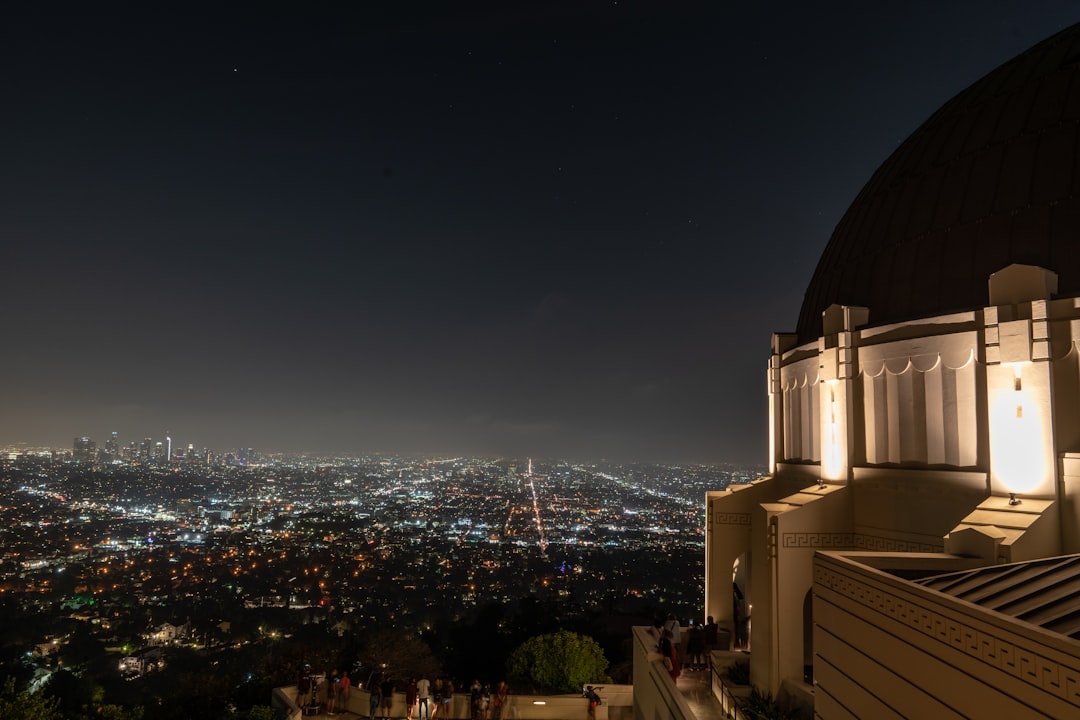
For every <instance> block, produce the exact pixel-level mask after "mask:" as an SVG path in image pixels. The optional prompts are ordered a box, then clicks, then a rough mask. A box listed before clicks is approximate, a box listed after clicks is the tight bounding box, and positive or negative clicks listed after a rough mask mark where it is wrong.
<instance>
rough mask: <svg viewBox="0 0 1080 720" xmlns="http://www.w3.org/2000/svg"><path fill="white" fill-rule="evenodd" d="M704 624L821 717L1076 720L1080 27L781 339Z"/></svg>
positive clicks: (1027, 60) (1017, 66)
mask: <svg viewBox="0 0 1080 720" xmlns="http://www.w3.org/2000/svg"><path fill="white" fill-rule="evenodd" d="M767 388H768V403H769V430H768V432H769V469H770V475H769V477H767V478H766V479H763V480H761V481H757V482H754V483H751V484H750V485H747V486H743V487H732V488H730V489H728V490H725V491H719V492H712V493H709V494H708V496H707V498H706V505H707V531H708V539H707V548H706V599H705V601H706V608H705V611H706V614H708V615H712V616H714V617H715V618H716V619H717V621H718V622H719V623H720V624H721V626H726V627H727V628H728V629H729V630H730V631H731V633H732V635H733V637H738V638H739V639H740V640H744V641H745V642H746V643H747V644H748V646H749V649H750V671H751V681H752V682H753V684H755V685H757V686H758V687H759V688H761V689H762V690H765V691H769V692H772V693H773V694H774V695H775V696H780V697H783V698H786V699H788V700H791V701H792V702H796V703H799V702H801V703H802V704H804V705H805V704H812V705H813V708H814V716H815V717H816V718H822V719H823V720H829V719H831V718H883V717H923V718H945V717H957V718H959V717H1023V718H1032V717H1054V718H1063V717H1080V558H1077V557H1069V556H1068V554H1070V553H1080V26H1075V27H1072V28H1070V29H1068V30H1065V31H1063V32H1061V33H1059V34H1058V35H1055V36H1054V37H1052V38H1049V39H1048V40H1046V41H1044V42H1042V43H1040V44H1039V45H1037V46H1035V47H1034V48H1032V49H1031V50H1029V51H1027V52H1025V53H1023V54H1022V55H1020V56H1019V57H1017V58H1015V59H1014V60H1012V61H1010V62H1008V63H1006V64H1005V65H1003V66H1002V67H1000V68H998V69H997V70H995V71H994V72H992V73H990V74H989V75H987V76H986V77H984V78H983V79H981V80H979V81H978V82H976V83H975V84H974V85H972V86H971V87H969V88H968V89H966V90H964V91H963V92H961V93H960V94H959V95H958V96H957V97H955V98H954V99H953V100H951V101H950V102H948V103H947V104H946V105H945V106H944V107H942V108H941V109H940V110H939V111H938V112H937V113H935V114H934V115H933V116H931V117H930V119H929V120H927V121H926V123H924V124H923V125H922V126H921V127H920V128H919V129H918V130H917V131H916V132H915V133H914V134H913V135H912V136H911V137H910V138H908V139H907V140H906V141H905V142H904V143H903V144H902V145H900V147H899V148H898V149H897V150H896V152H895V153H894V154H893V155H892V156H891V157H889V158H888V159H887V160H886V161H885V163H884V164H883V165H882V166H881V167H880V168H879V169H878V170H877V172H876V173H875V174H874V175H873V177H872V178H871V179H870V181H869V182H868V183H867V185H866V187H865V188H864V189H863V190H862V192H861V193H860V194H859V195H858V197H856V199H855V201H854V202H853V204H852V205H851V207H850V209H849V210H848V211H847V213H846V214H845V215H844V217H843V218H842V220H841V221H840V223H839V225H838V226H837V228H836V230H835V232H834V234H833V236H832V238H831V239H830V241H829V243H828V246H827V247H826V249H825V251H824V253H823V254H822V257H821V260H820V262H819V263H818V266H817V269H816V270H815V272H814V274H813V277H812V278H811V280H810V284H809V287H808V289H807V291H806V296H805V300H804V303H803V306H802V310H801V313H800V316H799V319H798V325H797V327H796V330H795V332H791V333H780V334H776V335H774V337H773V342H772V355H771V358H770V361H769V366H768V372H767Z"/></svg>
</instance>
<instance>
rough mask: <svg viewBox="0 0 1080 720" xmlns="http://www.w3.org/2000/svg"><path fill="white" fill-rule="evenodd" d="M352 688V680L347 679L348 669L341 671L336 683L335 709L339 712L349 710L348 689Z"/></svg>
mask: <svg viewBox="0 0 1080 720" xmlns="http://www.w3.org/2000/svg"><path fill="white" fill-rule="evenodd" d="M351 689H352V680H351V679H349V671H348V670H342V671H341V681H340V682H339V683H338V699H337V705H336V707H337V709H338V711H339V712H348V711H349V690H351Z"/></svg>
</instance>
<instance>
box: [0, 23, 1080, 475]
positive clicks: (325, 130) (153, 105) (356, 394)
mask: <svg viewBox="0 0 1080 720" xmlns="http://www.w3.org/2000/svg"><path fill="white" fill-rule="evenodd" d="M349 5H350V7H348V8H346V7H345V4H340V3H339V4H334V5H330V6H328V8H329V9H326V10H325V11H322V12H320V11H319V10H315V9H309V8H308V7H306V6H305V5H297V4H283V5H281V6H275V7H277V9H268V8H267V7H266V6H265V4H252V5H251V6H250V7H249V8H247V9H243V10H240V9H229V10H224V11H223V10H222V9H221V8H212V9H207V10H205V11H199V10H197V9H193V8H192V7H191V6H187V5H182V6H180V5H178V6H174V8H173V9H172V10H166V9H162V8H160V7H157V6H156V5H155V6H152V7H151V6H147V8H144V9H143V10H142V11H139V12H137V13H136V14H124V15H109V14H107V13H106V12H105V11H103V10H102V9H101V8H98V7H96V6H89V5H85V4H82V5H73V8H78V9H76V10H72V11H71V12H69V13H62V12H59V10H58V8H56V7H55V6H50V8H49V12H48V13H44V12H42V13H41V14H39V15H32V14H31V13H34V12H35V10H34V9H33V8H29V9H23V10H19V11H17V12H11V11H9V14H8V17H7V18H6V20H5V22H4V23H3V25H2V27H0V58H2V59H3V67H4V73H3V76H2V78H0V83H2V91H3V103H2V105H0V159H2V160H0V251H2V255H0V307H3V308H4V310H3V313H2V314H0V319H2V322H0V328H2V335H0V337H2V345H0V347H2V352H0V397H2V398H3V402H2V405H0V407H2V410H0V443H9V442H19V441H24V442H28V443H31V444H54V445H69V444H70V442H71V438H72V437H73V436H75V435H84V434H85V435H90V436H92V437H95V438H96V439H98V440H99V442H100V441H103V440H104V438H105V436H106V434H107V433H108V432H110V431H112V430H117V431H118V432H120V434H121V438H122V439H123V440H125V441H126V440H131V439H135V438H136V437H142V436H144V435H152V436H154V437H160V436H161V435H163V434H164V431H165V430H166V429H170V430H171V431H172V434H173V437H174V438H176V440H177V441H179V442H180V443H182V444H187V443H188V442H193V443H195V444H196V445H199V446H210V447H213V448H219V449H220V448H226V447H233V446H239V445H244V446H253V447H256V448H259V449H265V450H282V451H302V450H311V451H384V452H390V451H406V452H439V453H452V454H473V453H494V454H501V455H517V456H524V455H532V456H534V457H556V456H561V457H581V458H602V457H607V458H615V459H644V460H656V461H733V462H764V461H765V448H766V435H765V432H766V404H765V400H766V399H765V367H766V363H767V359H768V347H769V337H770V333H771V332H773V331H789V330H792V329H793V328H794V326H795V323H796V320H797V318H798V312H799V306H800V304H801V300H802V294H803V292H804V290H805V288H806V284H807V282H808V281H809V279H810V275H811V273H812V272H813V268H814V264H815V263H816V261H817V258H818V255H819V254H820V252H821V251H822V249H823V248H824V246H825V244H826V242H827V240H828V238H829V235H830V233H831V232H832V229H833V227H834V226H835V224H836V223H837V222H838V220H839V219H840V216H841V215H842V214H843V211H844V210H845V209H846V207H847V205H848V204H849V203H850V202H851V200H852V199H853V198H854V197H855V194H856V193H857V192H858V190H859V188H860V187H861V186H862V184H863V183H864V182H865V181H866V180H868V179H869V177H870V175H871V173H872V172H873V171H874V169H875V168H876V167H877V166H878V165H879V164H880V163H881V162H882V161H884V160H885V158H886V157H887V156H888V154H889V153H890V152H891V151H892V150H893V149H894V148H895V147H896V146H897V144H899V142H901V141H902V140H903V139H904V138H905V137H906V136H907V135H909V134H910V133H911V132H912V131H913V130H915V128H916V127H917V126H918V125H919V124H920V123H921V122H922V121H923V120H924V119H926V117H928V116H929V115H930V113H932V112H933V111H934V110H935V109H937V107H939V106H940V105H941V104H942V103H944V102H945V101H946V100H948V99H949V98H950V97H952V96H953V95H955V94H956V93H957V92H959V91H960V90H961V89H963V88H964V87H965V86H967V85H968V84H970V83H971V82H974V81H975V80H976V79H978V78H979V77H980V76H982V75H983V74H985V73H986V72H989V71H990V70H992V69H993V68H995V67H996V66H997V65H999V64H1001V63H1002V62H1004V61H1005V60H1007V59H1009V58H1010V57H1012V56H1013V55H1015V54H1017V53H1019V52H1021V51H1022V50H1024V49H1026V48H1027V47H1029V46H1030V45H1032V44H1034V43H1036V42H1037V41H1039V40H1041V39H1043V38H1044V37H1046V36H1048V35H1050V34H1052V33H1053V32H1056V31H1057V30H1060V29H1062V28H1064V27H1066V26H1067V25H1069V24H1071V23H1073V22H1076V21H1078V20H1080V11H1078V10H1077V9H1075V7H1073V6H1072V4H1071V3H1067V2H1026V3H1020V2H998V3H994V2H989V3H988V2H977V3H976V2H971V3H929V2H927V3H913V4H909V3H902V4H894V5H889V6H879V5H880V4H876V3H865V2H864V3H855V2H852V3H831V4H828V6H827V7H825V8H813V7H808V6H809V5H810V4H808V3H779V4H777V3H773V4H768V5H765V4H761V3H745V4H740V5H738V6H735V7H727V6H730V5H731V4H730V3H718V2H707V3H644V4H643V3H611V2H607V3H589V2H586V3H577V2H566V3H558V2H535V3H464V4H463V3H409V4H403V3H386V4H385V5H387V6H389V7H390V8H393V9H374V8H372V7H368V6H369V5H374V4H373V3H362V4H349ZM352 5H356V6H357V7H355V8H353V7H351V6H352ZM339 6H340V7H339ZM140 13H141V14H140Z"/></svg>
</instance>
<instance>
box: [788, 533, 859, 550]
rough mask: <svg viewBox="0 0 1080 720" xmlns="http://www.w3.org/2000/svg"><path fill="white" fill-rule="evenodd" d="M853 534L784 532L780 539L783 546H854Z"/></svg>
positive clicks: (824, 547) (815, 547)
mask: <svg viewBox="0 0 1080 720" xmlns="http://www.w3.org/2000/svg"><path fill="white" fill-rule="evenodd" d="M854 542H855V536H854V535H853V534H852V533H784V535H783V539H782V540H781V545H782V547H785V548H814V549H826V548H838V549H845V548H851V547H854Z"/></svg>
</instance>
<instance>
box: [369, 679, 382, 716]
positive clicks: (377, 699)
mask: <svg viewBox="0 0 1080 720" xmlns="http://www.w3.org/2000/svg"><path fill="white" fill-rule="evenodd" d="M368 693H370V695H369V697H368V711H369V712H368V720H375V713H377V712H378V711H379V705H381V704H382V675H381V674H380V675H379V676H378V677H373V678H371V679H370V680H369V681H368Z"/></svg>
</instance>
